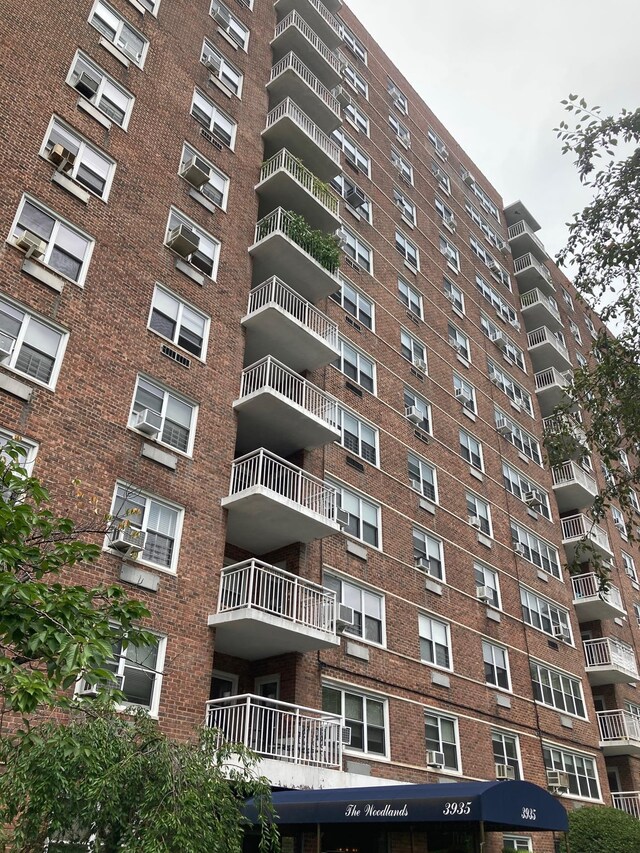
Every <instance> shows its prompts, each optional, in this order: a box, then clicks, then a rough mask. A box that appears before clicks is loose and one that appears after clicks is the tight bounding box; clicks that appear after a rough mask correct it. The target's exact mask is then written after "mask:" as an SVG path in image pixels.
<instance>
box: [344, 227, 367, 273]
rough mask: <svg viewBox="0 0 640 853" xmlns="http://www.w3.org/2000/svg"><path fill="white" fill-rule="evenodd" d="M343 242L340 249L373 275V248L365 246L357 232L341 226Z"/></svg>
mask: <svg viewBox="0 0 640 853" xmlns="http://www.w3.org/2000/svg"><path fill="white" fill-rule="evenodd" d="M342 233H343V235H344V236H343V244H342V250H343V251H344V253H345V255H347V256H348V257H350V258H352V259H353V260H354V261H355V262H356V263H357V264H358V266H360V267H362V269H364V270H366V271H367V272H368V273H369V274H370V275H373V249H372V248H371V246H367V244H366V243H365V242H363V241H362V240H361V239H360V238H359V237H358V235H357V234H354V233H353V232H352V231H349V229H348V228H345V227H344V225H343V226H342Z"/></svg>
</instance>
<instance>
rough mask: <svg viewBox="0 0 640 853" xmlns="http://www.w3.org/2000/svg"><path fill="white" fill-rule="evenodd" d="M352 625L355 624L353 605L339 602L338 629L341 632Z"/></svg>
mask: <svg viewBox="0 0 640 853" xmlns="http://www.w3.org/2000/svg"><path fill="white" fill-rule="evenodd" d="M350 625H353V607H347V605H346V604H339V605H338V612H337V613H336V631H337V632H338V633H339V634H341V633H342V632H343V631H344V630H345V629H346V628H348V627H349V626H350Z"/></svg>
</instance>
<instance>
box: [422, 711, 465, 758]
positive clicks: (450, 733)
mask: <svg viewBox="0 0 640 853" xmlns="http://www.w3.org/2000/svg"><path fill="white" fill-rule="evenodd" d="M424 728H425V741H426V745H427V751H428V752H441V753H442V754H443V756H444V764H443V769H445V770H454V771H456V772H459V770H460V750H459V748H458V721H457V720H456V719H455V718H454V717H444V716H442V715H440V714H435V713H433V714H432V713H430V712H428V711H427V713H426V714H425V716H424Z"/></svg>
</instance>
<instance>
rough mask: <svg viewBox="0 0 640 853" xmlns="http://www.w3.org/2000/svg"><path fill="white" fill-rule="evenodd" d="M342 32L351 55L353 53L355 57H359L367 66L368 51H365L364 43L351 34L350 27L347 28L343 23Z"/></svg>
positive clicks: (341, 25) (341, 24)
mask: <svg viewBox="0 0 640 853" xmlns="http://www.w3.org/2000/svg"><path fill="white" fill-rule="evenodd" d="M340 31H341V33H342V40H343V41H344V43H345V44H346V46H347V47H348V48H349V50H350V51H351V53H353V54H354V55H355V56H357V57H358V59H360V60H361V61H362V62H364V64H365V65H366V64H367V51H366V50H365V47H364V45H363V44H362V42H361V41H360V39H358V38H357V37H356V36H355V35H354V34H353V33H352V32H351V30H350V29H349V27H347V26H346V24H343V23H342V22H340Z"/></svg>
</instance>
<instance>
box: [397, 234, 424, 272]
mask: <svg viewBox="0 0 640 853" xmlns="http://www.w3.org/2000/svg"><path fill="white" fill-rule="evenodd" d="M396 250H397V251H398V252H400V254H401V255H402V257H403V258H404V259H405V261H406V262H407V263H408V264H409V265H410V266H412V267H413V268H414V269H416V270H418V269H420V255H419V253H418V249H417V247H416V246H415V245H414V244H413V243H412V242H411V240H409V239H407V237H405V236H404V234H403V233H402V232H401V231H396Z"/></svg>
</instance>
